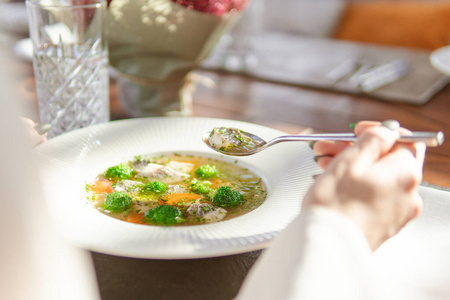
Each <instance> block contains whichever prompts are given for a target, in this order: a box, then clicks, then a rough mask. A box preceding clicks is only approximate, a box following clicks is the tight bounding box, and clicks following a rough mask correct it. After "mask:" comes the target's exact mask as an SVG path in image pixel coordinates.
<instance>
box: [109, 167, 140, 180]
mask: <svg viewBox="0 0 450 300" xmlns="http://www.w3.org/2000/svg"><path fill="white" fill-rule="evenodd" d="M133 175H134V170H133V168H132V167H130V166H128V165H125V164H120V165H117V166H114V167H110V168H108V170H106V172H105V177H106V178H109V179H129V178H131V177H132V176H133Z"/></svg>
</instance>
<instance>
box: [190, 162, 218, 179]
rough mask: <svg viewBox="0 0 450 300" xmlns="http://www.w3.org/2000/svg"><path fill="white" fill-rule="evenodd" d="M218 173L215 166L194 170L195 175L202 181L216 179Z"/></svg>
mask: <svg viewBox="0 0 450 300" xmlns="http://www.w3.org/2000/svg"><path fill="white" fill-rule="evenodd" d="M218 173H219V170H217V168H216V166H211V165H203V166H200V167H198V168H197V170H195V175H197V176H198V177H199V178H203V179H208V178H213V177H216V176H217V174H218Z"/></svg>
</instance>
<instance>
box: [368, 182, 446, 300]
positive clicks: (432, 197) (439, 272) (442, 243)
mask: <svg viewBox="0 0 450 300" xmlns="http://www.w3.org/2000/svg"><path fill="white" fill-rule="evenodd" d="M419 191H420V194H421V196H422V198H423V200H424V211H423V213H422V215H421V216H420V217H419V218H417V219H416V220H414V221H412V222H411V223H409V224H408V225H407V226H406V227H405V228H404V229H403V230H402V231H401V232H400V233H399V234H398V235H396V236H395V237H393V238H392V239H390V240H389V241H387V242H386V243H385V244H383V245H382V246H381V247H380V248H379V249H378V250H377V251H376V252H375V253H374V254H373V259H374V260H375V261H374V262H375V265H377V267H378V268H379V271H380V273H381V274H382V275H383V276H384V277H385V278H386V280H387V281H388V282H392V283H395V287H394V289H393V290H394V291H396V292H397V293H398V295H396V296H394V297H393V299H408V300H416V299H417V300H422V299H427V300H440V299H450V192H448V191H443V190H438V189H435V188H430V187H422V186H421V187H420V190H419Z"/></svg>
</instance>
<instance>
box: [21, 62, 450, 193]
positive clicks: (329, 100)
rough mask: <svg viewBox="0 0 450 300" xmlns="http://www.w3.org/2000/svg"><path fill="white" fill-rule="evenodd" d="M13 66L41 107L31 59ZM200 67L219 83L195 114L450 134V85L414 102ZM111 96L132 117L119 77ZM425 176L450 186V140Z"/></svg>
mask: <svg viewBox="0 0 450 300" xmlns="http://www.w3.org/2000/svg"><path fill="white" fill-rule="evenodd" d="M14 69H15V72H16V73H17V74H18V75H19V82H20V91H21V93H20V94H21V96H22V98H23V99H24V101H25V103H26V104H27V105H29V106H30V107H32V108H33V109H34V110H36V111H37V97H36V93H35V85H34V77H33V71H32V66H31V64H30V63H28V62H23V61H14ZM197 73H198V74H200V75H202V76H206V77H208V78H210V79H212V80H213V81H214V82H215V87H213V88H211V87H206V86H203V85H198V86H197V89H196V91H195V93H194V96H193V116H199V117H216V118H227V119H233V120H241V121H246V122H252V123H256V124H260V125H265V126H268V127H272V128H275V129H279V130H282V131H285V132H287V133H299V132H301V131H303V130H305V129H306V128H308V129H311V130H313V131H314V132H349V131H350V128H349V124H350V123H353V122H357V121H360V120H377V121H383V120H388V119H396V120H398V121H399V122H400V123H401V125H402V126H404V127H406V128H409V129H411V130H418V131H439V130H441V131H443V132H444V134H445V135H446V137H449V138H450V86H447V87H446V88H444V89H443V90H442V91H440V92H439V93H438V94H436V95H435V96H434V97H433V99H431V100H430V101H429V102H428V103H426V104H425V105H422V106H415V105H410V104H403V103H395V102H387V101H382V100H377V99H373V98H370V97H368V96H363V95H350V94H344V93H336V92H330V91H324V90H318V89H311V88H306V87H300V86H294V85H285V84H280V83H274V82H268V81H262V80H259V79H254V78H251V77H247V76H243V75H238V74H231V73H223V72H212V71H205V70H200V71H198V72H197ZM110 96H111V119H112V120H117V119H124V118H129V116H128V115H127V113H126V112H125V111H124V110H123V109H122V107H121V105H120V101H119V99H118V97H117V88H116V85H115V82H114V80H112V81H111V86H110ZM35 116H37V114H36V115H35ZM423 180H424V181H425V182H428V183H431V184H435V185H440V186H444V187H450V142H444V144H443V145H442V146H440V147H437V148H428V149H427V155H426V159H425V166H424V179H423Z"/></svg>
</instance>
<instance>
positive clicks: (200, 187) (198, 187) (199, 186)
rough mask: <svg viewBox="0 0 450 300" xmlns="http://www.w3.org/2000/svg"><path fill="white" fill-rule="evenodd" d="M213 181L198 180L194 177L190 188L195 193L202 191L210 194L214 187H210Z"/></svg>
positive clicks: (201, 192)
mask: <svg viewBox="0 0 450 300" xmlns="http://www.w3.org/2000/svg"><path fill="white" fill-rule="evenodd" d="M210 185H211V182H210V181H206V180H205V181H202V182H200V181H198V180H197V179H194V180H192V181H191V185H190V188H191V190H192V191H193V192H195V193H200V194H205V195H207V194H209V193H210V192H211V191H212V189H211V188H210Z"/></svg>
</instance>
